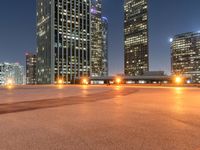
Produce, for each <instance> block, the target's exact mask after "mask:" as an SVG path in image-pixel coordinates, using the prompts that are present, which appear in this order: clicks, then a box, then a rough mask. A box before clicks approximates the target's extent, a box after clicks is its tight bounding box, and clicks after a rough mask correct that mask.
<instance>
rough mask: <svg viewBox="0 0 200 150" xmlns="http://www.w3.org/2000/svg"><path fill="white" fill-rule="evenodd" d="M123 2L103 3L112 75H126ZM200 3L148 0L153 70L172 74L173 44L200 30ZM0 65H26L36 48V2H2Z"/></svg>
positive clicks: (199, 1)
mask: <svg viewBox="0 0 200 150" xmlns="http://www.w3.org/2000/svg"><path fill="white" fill-rule="evenodd" d="M123 3H124V0H103V15H104V16H106V17H107V18H108V20H109V70H110V71H109V72H110V74H116V73H123V66H124V65H123V64H124V61H123V58H124V46H123V18H124V17H123V16H124V15H123ZM199 6H200V0H149V42H150V43H149V53H150V58H149V59H150V70H164V71H166V72H167V73H170V69H171V68H170V43H169V39H170V38H171V37H173V35H175V34H179V33H184V32H191V31H199V30H200V9H199ZM0 18H1V21H0V52H1V55H0V62H3V61H7V62H19V63H21V64H23V65H24V64H25V56H24V55H25V52H28V51H31V52H35V49H36V40H35V39H36V36H35V28H36V27H35V26H36V0H12V2H11V1H8V0H1V5H0Z"/></svg>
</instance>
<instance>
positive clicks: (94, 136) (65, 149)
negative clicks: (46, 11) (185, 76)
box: [0, 86, 200, 150]
mask: <svg viewBox="0 0 200 150" xmlns="http://www.w3.org/2000/svg"><path fill="white" fill-rule="evenodd" d="M0 139H1V144H0V150H200V88H183V87H180V88H178V87H156V86H154V87H144V86H20V87H9V88H4V87H1V88H0Z"/></svg>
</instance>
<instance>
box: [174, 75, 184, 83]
mask: <svg viewBox="0 0 200 150" xmlns="http://www.w3.org/2000/svg"><path fill="white" fill-rule="evenodd" d="M182 82H183V79H182V77H180V76H176V77H175V83H176V84H181V83H182Z"/></svg>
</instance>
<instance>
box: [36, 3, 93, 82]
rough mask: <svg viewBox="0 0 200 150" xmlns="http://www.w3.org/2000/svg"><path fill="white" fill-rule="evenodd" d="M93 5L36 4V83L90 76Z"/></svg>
mask: <svg viewBox="0 0 200 150" xmlns="http://www.w3.org/2000/svg"><path fill="white" fill-rule="evenodd" d="M90 10H91V1H90V0H37V83H38V84H54V83H57V81H58V80H60V79H62V80H63V83H66V84H68V83H75V81H76V79H78V78H80V77H83V76H90V74H91V67H90V66H91V42H90V41H91V28H90V24H91V13H90Z"/></svg>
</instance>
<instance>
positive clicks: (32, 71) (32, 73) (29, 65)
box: [26, 53, 37, 84]
mask: <svg viewBox="0 0 200 150" xmlns="http://www.w3.org/2000/svg"><path fill="white" fill-rule="evenodd" d="M36 62H37V57H36V55H35V54H31V53H26V84H37V80H36Z"/></svg>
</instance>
